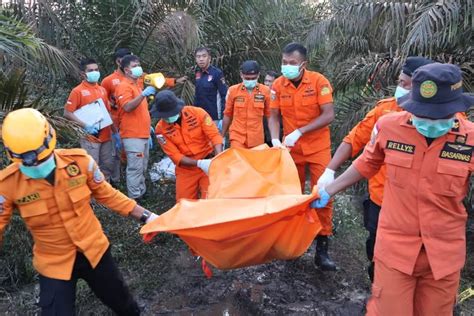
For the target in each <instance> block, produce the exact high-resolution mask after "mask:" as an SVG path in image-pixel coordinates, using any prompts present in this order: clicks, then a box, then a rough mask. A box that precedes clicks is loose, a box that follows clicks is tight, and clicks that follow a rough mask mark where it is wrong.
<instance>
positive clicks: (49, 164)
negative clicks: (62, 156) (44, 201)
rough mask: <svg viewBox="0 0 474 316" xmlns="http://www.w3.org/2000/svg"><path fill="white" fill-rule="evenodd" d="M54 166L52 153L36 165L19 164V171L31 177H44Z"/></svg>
mask: <svg viewBox="0 0 474 316" xmlns="http://www.w3.org/2000/svg"><path fill="white" fill-rule="evenodd" d="M54 168H56V161H55V160H54V155H51V157H49V158H48V159H47V160H46V161H44V162H42V163H40V164H39V165H36V166H31V167H28V166H24V165H20V171H21V173H23V174H24V175H25V176H27V177H30V178H31V179H44V178H46V177H47V176H48V175H49V174H50V173H51V172H52V171H53V170H54Z"/></svg>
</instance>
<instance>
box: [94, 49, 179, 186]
mask: <svg viewBox="0 0 474 316" xmlns="http://www.w3.org/2000/svg"><path fill="white" fill-rule="evenodd" d="M127 55H132V52H131V51H130V49H128V48H119V49H117V50H116V51H115V54H114V62H115V65H116V66H117V69H116V70H115V71H114V72H113V73H112V74H110V75H108V76H107V77H105V78H104V80H102V83H101V85H102V87H104V88H105V90H106V91H107V94H108V96H109V101H110V107H111V112H110V113H111V114H112V120H113V121H114V125H115V127H116V128H117V130H118V128H119V125H120V124H119V111H118V105H117V102H116V97H115V89H116V88H117V87H118V85H119V84H120V83H121V82H122V81H124V80H125V78H126V76H125V73H124V72H123V70H122V69H121V66H120V65H121V62H122V58H123V57H125V56H127ZM165 79H166V83H165V85H166V86H167V87H170V88H172V87H174V86H175V85H176V83H184V82H185V81H186V80H187V77H180V78H176V79H175V78H165ZM137 82H138V85H139V86H140V87H141V88H142V89H143V88H144V86H143V76H141V77H140V78H139V79H137ZM112 136H113V137H112V142H113V143H114V148H115V151H114V155H113V157H114V170H113V173H112V180H113V181H114V182H119V181H120V152H121V150H122V143H121V139H120V134H119V133H117V134H113V135H112Z"/></svg>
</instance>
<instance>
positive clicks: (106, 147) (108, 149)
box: [80, 138, 114, 181]
mask: <svg viewBox="0 0 474 316" xmlns="http://www.w3.org/2000/svg"><path fill="white" fill-rule="evenodd" d="M80 144H81V147H82V148H83V149H85V150H86V151H87V153H88V154H89V155H91V156H92V158H93V159H94V160H95V161H96V162H97V164H98V165H99V168H100V170H102V173H103V174H104V177H105V180H106V181H109V180H110V177H111V175H112V170H113V168H114V159H113V157H112V155H113V152H114V147H113V146H112V142H111V141H108V142H105V143H94V142H91V141H89V140H87V139H85V138H82V139H81V140H80Z"/></svg>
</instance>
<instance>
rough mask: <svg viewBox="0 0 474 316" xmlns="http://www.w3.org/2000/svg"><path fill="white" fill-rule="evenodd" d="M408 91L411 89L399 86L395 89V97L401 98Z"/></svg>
mask: <svg viewBox="0 0 474 316" xmlns="http://www.w3.org/2000/svg"><path fill="white" fill-rule="evenodd" d="M408 93H410V90H407V89H405V88H403V87H400V86H397V89H395V94H394V95H393V96H394V97H395V99H400V98H401V97H403V96H405V95H407V94H408Z"/></svg>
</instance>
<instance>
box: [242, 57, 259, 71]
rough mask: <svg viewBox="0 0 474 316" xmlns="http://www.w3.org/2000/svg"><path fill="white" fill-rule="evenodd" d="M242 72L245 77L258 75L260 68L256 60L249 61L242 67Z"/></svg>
mask: <svg viewBox="0 0 474 316" xmlns="http://www.w3.org/2000/svg"><path fill="white" fill-rule="evenodd" d="M240 71H241V72H242V74H244V75H256V74H258V73H259V72H260V66H259V65H258V63H257V62H256V61H255V60H247V61H244V62H243V64H242V66H240Z"/></svg>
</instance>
